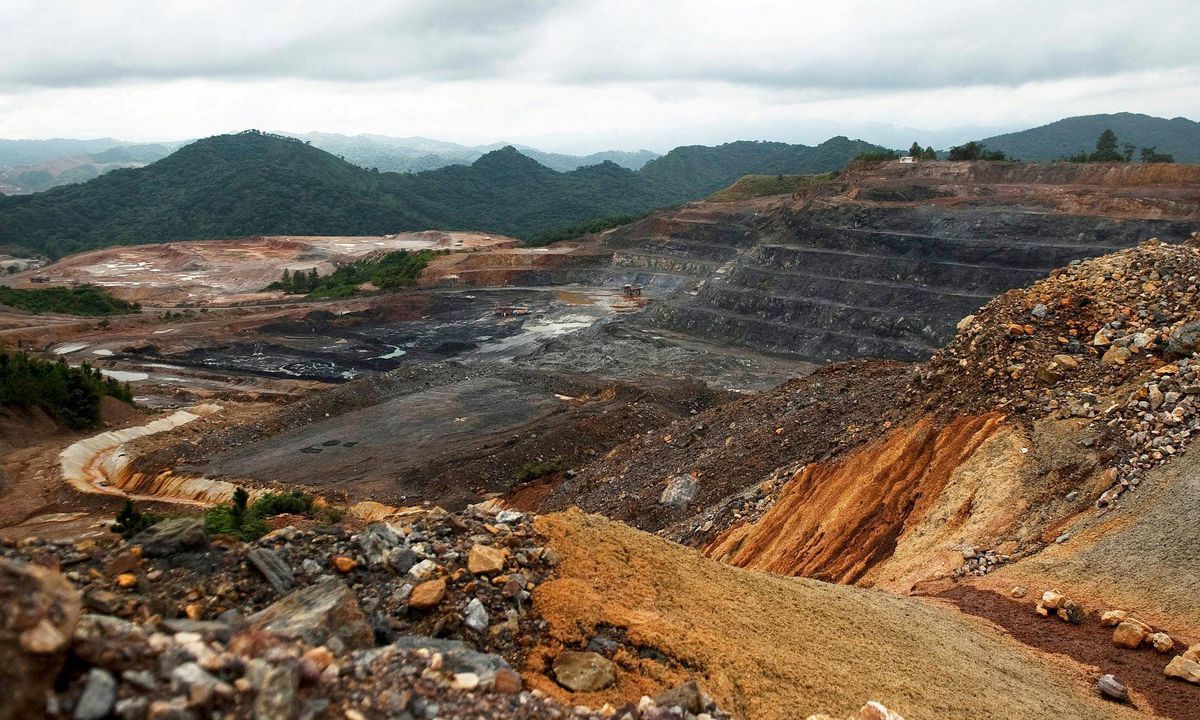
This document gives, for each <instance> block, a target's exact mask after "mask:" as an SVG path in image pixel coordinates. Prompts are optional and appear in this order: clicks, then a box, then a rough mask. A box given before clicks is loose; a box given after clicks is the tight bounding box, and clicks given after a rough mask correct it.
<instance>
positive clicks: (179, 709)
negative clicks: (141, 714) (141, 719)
mask: <svg viewBox="0 0 1200 720" xmlns="http://www.w3.org/2000/svg"><path fill="white" fill-rule="evenodd" d="M195 717H196V716H195V715H193V714H192V711H191V710H188V709H187V705H186V704H185V701H184V700H183V699H179V700H172V701H171V702H167V701H165V700H155V701H154V702H152V703H150V709H149V710H147V711H146V720H195Z"/></svg>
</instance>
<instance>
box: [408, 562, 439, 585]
mask: <svg viewBox="0 0 1200 720" xmlns="http://www.w3.org/2000/svg"><path fill="white" fill-rule="evenodd" d="M435 570H437V563H435V562H434V561H432V560H422V561H421V562H419V563H417V564H416V565H413V566H412V567H411V568H409V569H408V574H409V575H410V576H412V578H413V579H414V580H425V579H426V578H428V577H429V576H430V575H432V574H433V572H434V571H435Z"/></svg>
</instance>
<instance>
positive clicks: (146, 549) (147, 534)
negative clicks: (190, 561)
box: [129, 518, 208, 557]
mask: <svg viewBox="0 0 1200 720" xmlns="http://www.w3.org/2000/svg"><path fill="white" fill-rule="evenodd" d="M129 542H130V544H132V545H140V546H141V548H142V555H145V556H146V557H170V556H171V555H175V554H176V553H182V552H190V551H193V550H200V549H202V548H206V547H208V535H207V534H206V533H205V532H204V521H203V520H201V519H199V518H175V519H173V520H163V521H162V522H160V523H157V524H154V525H151V526H150V527H148V528H146V529H145V530H143V531H141V532H140V533H138V534H137V535H135V536H134V537H133V539H132V540H130V541H129Z"/></svg>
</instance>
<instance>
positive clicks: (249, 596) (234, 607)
mask: <svg viewBox="0 0 1200 720" xmlns="http://www.w3.org/2000/svg"><path fill="white" fill-rule="evenodd" d="M281 517H282V518H285V519H286V516H281ZM298 525H299V526H297V525H283V526H282V527H279V528H278V529H276V530H274V531H272V532H270V533H268V534H267V535H266V536H264V537H262V538H261V539H259V540H257V541H254V542H250V543H244V542H241V541H240V540H237V539H235V538H232V537H229V536H222V535H216V536H212V537H210V536H209V535H208V534H207V533H206V532H205V529H204V524H203V521H202V520H201V519H199V518H190V517H180V518H174V519H169V520H165V521H163V522H160V523H158V524H157V525H152V526H151V527H150V528H148V529H147V530H144V531H143V532H141V533H140V534H138V535H135V536H134V537H133V538H131V539H130V540H129V541H127V542H123V541H121V540H120V539H119V538H117V537H116V536H114V537H113V538H112V540H104V541H100V542H97V541H95V540H84V541H81V542H70V541H43V540H34V539H27V540H22V541H20V542H16V543H8V544H6V545H0V574H3V576H4V582H2V583H0V589H3V592H2V593H0V632H2V633H3V634H4V635H3V636H2V637H0V661H3V662H2V663H0V665H2V669H0V674H2V677H3V679H4V680H5V681H6V682H5V686H6V687H7V686H9V685H12V687H14V688H17V689H18V691H17V693H16V695H15V696H14V697H13V698H11V702H7V701H6V703H5V704H4V705H5V708H4V709H2V710H0V718H3V720H8V719H9V718H14V719H15V718H25V717H40V716H42V715H43V714H44V715H46V716H48V717H54V718H73V719H74V720H101V719H102V718H112V717H115V718H121V719H122V720H188V719H192V718H194V719H197V720H199V719H200V718H258V719H259V720H272V719H278V720H284V719H289V720H290V719H296V718H300V719H309V718H311V719H316V718H346V719H347V720H365V719H367V718H384V717H389V718H391V717H402V718H435V717H436V718H447V719H452V718H497V717H505V718H564V717H568V716H571V717H579V718H602V717H603V718H615V717H620V718H629V719H630V720H654V719H656V718H687V717H693V718H701V720H704V719H705V718H708V719H710V720H711V718H714V717H724V716H722V715H721V714H719V713H718V712H716V711H715V708H711V706H710V702H709V701H708V700H707V699H706V698H705V699H704V700H703V702H701V700H700V697H701V696H700V694H699V691H698V690H697V694H696V696H695V697H696V700H695V702H684V703H683V704H684V705H687V707H675V706H673V705H664V704H663V703H664V702H666V701H668V700H670V699H671V698H670V697H667V698H660V701H658V702H656V701H655V700H651V699H649V698H646V699H644V701H643V702H642V703H641V704H640V705H638V706H634V707H629V708H622V709H620V710H618V709H615V708H611V707H605V708H600V709H597V710H595V711H593V710H588V709H585V708H569V707H566V706H564V705H562V704H561V703H560V702H558V701H555V700H552V699H551V698H549V697H547V696H545V695H543V694H542V693H541V692H539V691H536V690H527V689H526V688H525V684H524V682H523V679H522V677H521V675H520V672H519V670H518V668H521V667H522V664H523V660H524V658H525V655H526V653H527V652H528V648H530V647H531V646H533V645H534V644H535V643H536V642H537V640H538V638H539V636H540V635H541V634H542V626H543V624H544V623H543V622H542V621H539V620H538V619H537V618H536V616H535V615H534V613H533V612H532V611H531V607H530V601H531V595H530V591H531V590H532V589H534V588H535V587H536V586H537V585H538V584H540V583H541V582H543V581H544V580H545V579H547V577H548V576H549V575H550V574H551V573H552V572H553V568H554V566H555V564H556V562H557V559H556V557H555V555H554V552H553V551H552V550H550V549H548V548H545V547H543V546H541V545H539V543H538V540H537V537H536V535H535V534H534V533H533V531H532V528H531V526H530V522H529V519H528V517H527V516H526V515H524V514H522V513H519V512H515V511H511V510H501V509H498V508H495V507H477V508H472V509H470V510H468V511H465V512H461V513H453V514H452V513H447V512H445V511H442V510H440V509H438V508H432V509H411V510H409V511H406V512H405V513H404V514H401V515H398V516H395V517H394V518H393V519H392V521H390V522H376V523H372V524H369V525H365V526H360V527H357V528H352V529H348V528H345V527H339V526H321V525H313V524H311V523H309V524H307V526H305V525H306V523H303V522H300V523H298ZM10 581H11V582H10ZM10 636H11V637H10ZM706 710H711V711H712V712H708V713H707V714H706V712H705V711H706Z"/></svg>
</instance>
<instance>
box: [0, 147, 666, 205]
mask: <svg viewBox="0 0 1200 720" xmlns="http://www.w3.org/2000/svg"><path fill="white" fill-rule="evenodd" d="M275 134H277V135H284V136H287V137H295V138H298V139H300V140H303V141H305V142H307V143H309V144H311V145H312V146H313V147H317V148H320V149H322V150H325V151H326V152H329V153H332V154H333V155H337V156H338V157H340V158H342V159H343V160H346V161H347V162H350V163H352V164H354V165H358V166H359V167H362V168H366V169H370V170H379V171H381V172H422V171H425V170H436V169H438V168H442V167H446V166H447V165H470V164H471V163H473V162H475V161H476V160H478V159H479V158H481V157H483V156H484V155H485V154H487V153H489V152H492V151H494V150H499V149H500V148H503V147H506V146H507V143H493V144H491V145H476V146H468V145H459V144H457V143H451V142H443V141H441V140H432V139H430V138H423V137H406V138H397V137H389V136H387V135H339V134H336V133H317V132H310V133H304V134H295V133H275ZM186 142H190V141H184V142H168V143H141V144H135V143H127V142H122V141H120V140H113V139H112V138H102V139H99V140H0V194H5V195H16V194H26V193H32V192H41V191H42V190H48V189H50V188H52V187H58V186H60V185H70V184H72V183H78V182H85V181H87V180H91V179H93V178H95V177H98V176H100V175H102V174H104V173H106V172H108V171H109V170H116V169H119V168H126V167H142V166H144V165H148V164H150V163H152V162H154V161H156V160H161V159H162V158H164V157H166V156H167V155H170V154H171V153H172V152H175V150H177V149H179V148H180V147H181V146H182V145H184V144H186ZM514 147H516V148H517V149H518V150H520V151H521V154H523V155H525V156H527V157H531V158H533V159H534V160H537V161H538V162H539V163H541V164H542V165H545V166H546V167H548V168H550V169H551V170H557V171H559V172H569V171H571V170H575V169H577V168H580V167H584V166H587V165H598V164H600V163H602V162H605V161H609V162H614V163H616V164H617V165H620V166H621V167H625V168H629V169H630V170H638V169H640V168H641V167H642V166H643V165H645V164H646V163H647V162H649V161H650V160H653V159H654V158H657V157H659V155H658V153H653V152H650V151H649V150H637V151H634V152H627V151H622V150H606V151H604V152H597V153H592V154H590V155H564V154H561V153H552V152H546V151H544V150H539V149H537V148H533V147H529V146H526V145H516V146H514Z"/></svg>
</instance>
